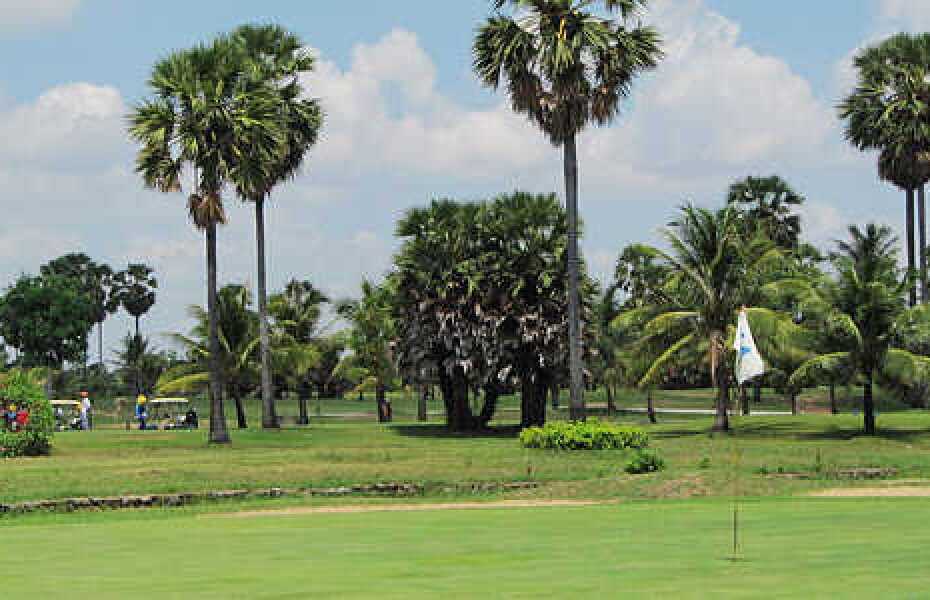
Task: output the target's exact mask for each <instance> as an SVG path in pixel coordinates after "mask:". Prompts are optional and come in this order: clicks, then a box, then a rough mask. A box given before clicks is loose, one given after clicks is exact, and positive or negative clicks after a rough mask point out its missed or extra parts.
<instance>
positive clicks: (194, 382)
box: [157, 285, 259, 429]
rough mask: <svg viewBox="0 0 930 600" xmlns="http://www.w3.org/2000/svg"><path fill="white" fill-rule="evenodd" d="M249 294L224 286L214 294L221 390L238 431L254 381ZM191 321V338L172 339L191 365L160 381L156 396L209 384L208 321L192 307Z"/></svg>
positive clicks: (254, 329) (254, 334)
mask: <svg viewBox="0 0 930 600" xmlns="http://www.w3.org/2000/svg"><path fill="white" fill-rule="evenodd" d="M251 307H252V294H251V293H250V291H249V289H248V288H247V287H245V286H244V285H226V286H223V288H222V289H221V290H219V292H218V293H217V302H216V320H217V334H218V338H219V354H218V355H217V356H216V358H217V362H218V363H219V365H220V371H221V374H222V377H221V379H222V382H223V387H224V388H225V392H226V395H227V396H229V397H230V398H232V399H233V401H234V403H235V406H236V421H237V424H238V427H239V429H246V428H247V427H248V420H247V418H246V413H245V407H244V406H243V403H242V399H243V397H244V396H245V395H246V394H248V393H249V392H250V391H251V390H252V389H254V387H255V386H254V384H255V381H256V379H257V378H256V362H257V361H256V359H257V358H258V357H257V352H256V350H257V348H258V343H259V338H258V315H256V314H255V312H254V311H253V310H252V309H251ZM189 313H190V316H191V318H193V319H194V320H195V321H196V323H197V324H196V325H195V326H194V329H193V331H192V332H191V335H189V336H188V335H182V334H180V333H176V334H172V335H171V337H172V338H173V339H174V340H175V341H177V342H179V343H180V344H181V345H182V346H184V348H185V349H186V350H187V353H188V356H189V357H190V358H191V361H190V362H189V363H187V364H184V365H179V366H177V367H175V368H173V369H171V370H170V371H168V372H167V373H165V374H164V375H162V377H161V378H159V381H158V386H157V389H158V391H159V393H163V394H169V393H175V392H185V391H191V390H196V389H200V388H202V387H203V386H204V384H209V381H210V371H209V366H210V364H211V362H212V359H213V356H211V349H210V344H209V326H210V325H209V322H210V317H209V315H208V314H207V312H206V311H205V310H204V309H203V307H200V306H191V307H190V309H189Z"/></svg>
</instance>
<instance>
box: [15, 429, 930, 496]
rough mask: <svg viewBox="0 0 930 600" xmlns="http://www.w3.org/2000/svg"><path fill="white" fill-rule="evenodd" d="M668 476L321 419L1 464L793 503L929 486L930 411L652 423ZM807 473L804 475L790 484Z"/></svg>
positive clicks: (139, 479) (66, 448)
mask: <svg viewBox="0 0 930 600" xmlns="http://www.w3.org/2000/svg"><path fill="white" fill-rule="evenodd" d="M620 422H623V423H637V424H641V425H643V426H644V427H646V428H647V430H648V431H649V433H650V435H651V436H652V446H653V447H654V448H655V449H656V450H657V451H658V452H659V453H660V454H661V455H662V456H663V457H664V458H665V459H666V462H667V465H668V467H667V469H666V470H664V471H662V472H660V473H657V474H652V475H645V476H629V475H626V474H625V473H624V472H623V467H624V465H625V461H626V457H627V455H626V454H625V453H624V452H622V451H593V452H574V453H564V452H562V453H560V452H553V451H544V450H526V449H523V448H521V447H520V446H519V444H518V442H517V440H516V439H515V432H514V431H513V430H499V431H497V432H496V433H494V434H489V435H484V436H455V435H451V434H449V433H448V432H447V431H446V430H445V429H443V428H442V427H441V426H433V425H425V426H423V425H395V426H379V425H377V424H374V423H357V422H356V423H353V422H348V423H322V424H321V423H317V424H314V425H312V426H311V427H310V428H306V429H286V430H283V431H280V432H261V431H256V430H249V431H234V432H233V444H232V446H230V447H210V446H208V445H207V444H206V443H205V432H204V431H202V430H201V431H197V432H188V431H180V432H165V431H158V432H144V431H122V430H97V431H93V432H86V433H85V432H69V433H63V434H59V435H57V436H56V437H55V442H54V444H55V445H54V449H53V453H52V455H51V456H49V457H43V458H29V459H13V460H5V461H2V462H0V469H2V475H3V476H2V477H0V502H10V501H18V500H36V499H54V498H62V497H70V496H88V495H96V496H106V495H116V494H138V493H155V492H184V491H187V492H197V491H209V490H220V489H230V488H250V489H254V488H260V487H272V486H282V487H316V486H327V485H342V484H354V483H374V482H383V481H407V482H418V483H426V484H437V485H442V484H454V483H458V482H475V481H481V482H500V481H515V480H521V481H522V480H527V479H531V480H536V481H540V482H542V483H544V484H545V485H544V486H543V487H542V488H540V489H539V490H532V491H528V492H523V493H524V494H533V495H536V496H542V497H568V498H574V497H596V498H603V497H607V498H615V497H624V498H650V497H682V496H703V495H711V496H713V495H729V494H731V493H732V490H733V489H734V486H739V488H740V489H741V490H742V493H745V494H747V495H753V496H773V495H776V496H783V495H790V494H794V493H798V492H804V491H807V490H810V489H814V488H823V487H836V486H840V485H853V484H855V483H856V482H849V481H845V480H837V479H835V478H831V477H829V472H830V471H831V470H833V469H838V468H854V467H884V468H891V469H896V470H897V472H896V473H895V477H896V478H920V479H924V480H927V479H930V415H928V414H927V413H926V412H922V411H921V412H910V413H894V414H888V415H882V416H881V417H880V418H879V427H880V429H881V431H880V435H878V436H863V435H859V433H858V430H859V427H861V423H860V419H859V418H857V417H855V416H853V415H842V416H830V415H805V416H801V417H752V418H737V419H734V432H733V433H732V434H729V435H713V434H710V433H709V429H710V425H711V421H710V418H709V417H700V418H682V417H678V418H663V419H662V420H661V421H660V423H659V424H658V425H649V424H648V423H644V422H643V419H642V418H641V417H623V418H621V419H620ZM784 472H791V473H793V472H801V473H804V474H806V475H807V476H808V477H809V478H807V479H796V478H791V477H782V476H781V474H782V473H784Z"/></svg>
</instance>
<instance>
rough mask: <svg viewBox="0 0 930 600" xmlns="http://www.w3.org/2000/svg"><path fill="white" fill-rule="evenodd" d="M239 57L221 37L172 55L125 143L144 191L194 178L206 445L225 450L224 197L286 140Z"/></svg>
mask: <svg viewBox="0 0 930 600" xmlns="http://www.w3.org/2000/svg"><path fill="white" fill-rule="evenodd" d="M237 53H238V46H237V45H236V44H235V43H233V42H232V41H231V40H230V38H229V37H228V36H221V37H219V38H217V39H215V40H214V41H213V42H211V43H209V44H203V45H200V46H196V47H194V48H191V49H188V50H181V51H176V52H173V53H171V54H169V55H168V56H167V57H166V58H164V59H162V60H160V61H158V62H157V63H156V64H155V67H154V68H153V71H152V76H151V78H150V80H149V87H150V88H151V90H152V92H153V97H152V98H150V99H147V100H145V101H143V102H142V103H141V104H139V105H137V106H136V107H135V108H134V109H133V111H132V114H131V115H130V119H129V121H130V135H131V136H132V138H133V139H134V140H136V141H137V142H139V144H140V146H141V148H140V150H139V152H138V155H137V158H136V170H137V172H138V173H139V174H140V175H141V176H142V179H143V181H144V182H145V185H146V186H147V187H150V188H153V189H157V190H159V191H162V192H180V191H181V187H182V186H181V176H182V173H183V172H184V171H185V169H186V170H187V172H188V173H191V174H192V179H193V183H192V193H191V194H190V195H189V197H188V203H187V206H188V214H189V216H190V218H191V220H192V221H193V223H194V225H195V226H196V227H197V228H198V229H199V230H201V231H203V232H204V237H205V241H206V254H207V314H208V316H209V318H208V328H207V330H208V331H207V333H208V335H207V338H208V339H209V357H210V361H211V367H210V374H211V377H210V388H209V389H210V399H211V400H210V406H211V410H210V437H209V439H210V442H211V443H228V442H229V433H228V431H227V429H226V419H225V416H224V413H223V402H222V390H221V380H220V377H221V365H220V363H219V356H220V353H221V348H220V341H219V334H218V323H217V316H216V311H217V292H216V229H217V225H221V224H223V223H225V222H226V212H225V210H224V206H223V200H222V191H223V188H224V186H225V185H226V184H227V183H233V182H237V181H241V180H243V179H244V178H245V177H244V176H242V172H243V171H244V170H250V169H266V168H267V169H270V167H271V165H274V164H277V159H278V154H279V150H280V148H281V147H283V141H284V139H285V138H284V134H283V132H282V131H281V130H280V126H279V125H280V122H279V119H278V116H279V107H280V104H279V97H278V94H277V92H276V90H274V89H271V88H270V87H268V86H265V85H263V84H261V82H260V81H256V80H255V79H254V78H250V77H246V76H245V74H244V72H243V64H242V62H241V61H240V60H237V58H238V55H237ZM273 140H277V141H278V142H279V143H277V144H276V143H272V141H273ZM254 179H257V177H255V178H254Z"/></svg>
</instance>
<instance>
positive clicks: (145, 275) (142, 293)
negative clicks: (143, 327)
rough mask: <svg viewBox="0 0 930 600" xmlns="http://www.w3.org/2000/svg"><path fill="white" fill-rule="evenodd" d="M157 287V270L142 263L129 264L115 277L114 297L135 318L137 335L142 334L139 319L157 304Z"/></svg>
mask: <svg viewBox="0 0 930 600" xmlns="http://www.w3.org/2000/svg"><path fill="white" fill-rule="evenodd" d="M157 288H158V279H156V278H155V271H154V270H153V269H152V268H151V267H149V266H148V265H144V264H141V263H135V264H131V265H129V266H128V267H126V268H125V269H124V270H122V271H120V272H119V273H117V274H116V276H115V278H114V282H113V296H114V299H115V300H116V301H118V302H119V304H120V306H122V307H123V310H125V311H126V312H127V313H129V314H130V315H131V316H132V317H133V318H134V319H135V322H136V337H140V336H141V333H140V331H139V319H141V318H142V317H143V316H144V315H145V314H146V313H147V312H148V311H149V310H150V309H151V308H152V307H153V306H154V305H155V290H156V289H157Z"/></svg>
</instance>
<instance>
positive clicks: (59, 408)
mask: <svg viewBox="0 0 930 600" xmlns="http://www.w3.org/2000/svg"><path fill="white" fill-rule="evenodd" d="M49 404H51V405H52V413H53V414H54V415H55V430H56V431H67V430H69V429H73V430H76V431H79V430H80V429H81V417H80V408H79V407H80V406H81V403H80V402H79V401H78V400H50V401H49Z"/></svg>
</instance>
